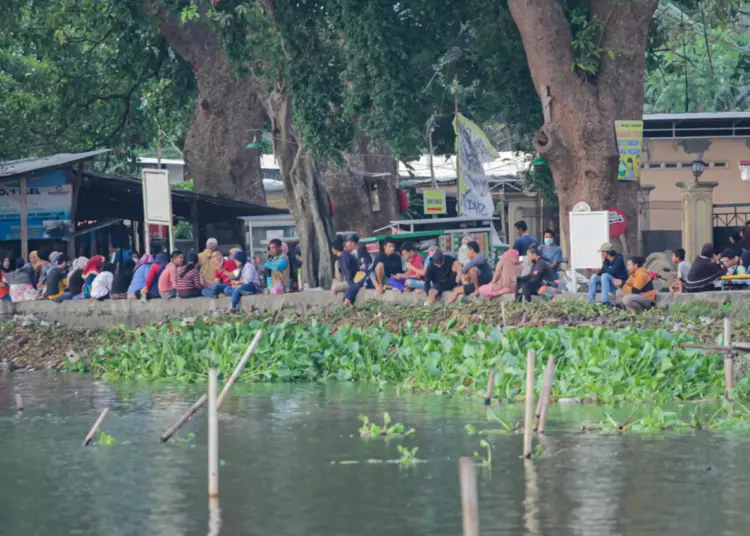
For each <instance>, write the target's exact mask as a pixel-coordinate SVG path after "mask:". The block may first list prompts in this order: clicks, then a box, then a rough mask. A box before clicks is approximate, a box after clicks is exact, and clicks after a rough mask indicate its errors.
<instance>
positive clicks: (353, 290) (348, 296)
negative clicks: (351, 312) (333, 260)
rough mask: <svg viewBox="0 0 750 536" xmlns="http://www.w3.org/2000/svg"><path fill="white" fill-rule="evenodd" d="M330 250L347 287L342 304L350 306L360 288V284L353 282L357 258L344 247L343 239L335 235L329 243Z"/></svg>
mask: <svg viewBox="0 0 750 536" xmlns="http://www.w3.org/2000/svg"><path fill="white" fill-rule="evenodd" d="M331 251H332V252H333V254H334V255H335V256H336V257H338V263H339V270H340V272H341V277H342V278H343V282H345V283H346V285H347V288H346V291H345V294H344V305H347V306H351V305H352V303H353V302H354V300H355V299H356V298H357V293H358V292H359V289H360V288H361V287H360V285H359V284H358V283H357V282H355V277H356V275H357V272H358V266H357V258H356V257H355V256H354V255H352V253H351V252H350V251H348V250H346V249H345V246H344V241H343V240H342V239H341V238H340V237H337V238H335V239H334V241H333V242H332V243H331Z"/></svg>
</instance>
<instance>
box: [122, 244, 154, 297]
mask: <svg viewBox="0 0 750 536" xmlns="http://www.w3.org/2000/svg"><path fill="white" fill-rule="evenodd" d="M152 264H154V258H153V257H152V256H151V255H150V254H149V253H146V254H144V255H143V256H142V257H141V259H140V260H139V261H138V264H137V265H136V267H135V272H133V279H132V280H131V281H130V285H129V286H128V299H129V300H135V299H140V297H141V293H142V291H143V290H144V289H145V288H146V278H148V272H149V271H150V270H151V265H152ZM143 294H145V292H143Z"/></svg>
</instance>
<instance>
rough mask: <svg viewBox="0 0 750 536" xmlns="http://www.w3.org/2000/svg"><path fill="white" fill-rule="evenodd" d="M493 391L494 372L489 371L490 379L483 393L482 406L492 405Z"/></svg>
mask: <svg viewBox="0 0 750 536" xmlns="http://www.w3.org/2000/svg"><path fill="white" fill-rule="evenodd" d="M494 389H495V370H494V369H492V370H491V371H490V378H489V379H488V380H487V391H486V392H485V393H484V405H485V406H489V405H490V404H492V391H493V390H494Z"/></svg>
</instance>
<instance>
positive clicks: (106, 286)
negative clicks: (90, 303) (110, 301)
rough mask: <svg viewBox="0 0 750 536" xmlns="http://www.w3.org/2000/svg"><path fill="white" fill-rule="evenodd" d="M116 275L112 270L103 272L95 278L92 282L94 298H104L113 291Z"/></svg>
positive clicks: (92, 295)
mask: <svg viewBox="0 0 750 536" xmlns="http://www.w3.org/2000/svg"><path fill="white" fill-rule="evenodd" d="M114 278H115V276H114V275H112V273H111V272H102V273H100V274H98V275H97V276H96V277H95V278H94V282H93V283H91V297H92V298H94V299H99V298H104V297H105V296H106V295H107V294H109V293H110V292H111V291H112V281H113V280H114Z"/></svg>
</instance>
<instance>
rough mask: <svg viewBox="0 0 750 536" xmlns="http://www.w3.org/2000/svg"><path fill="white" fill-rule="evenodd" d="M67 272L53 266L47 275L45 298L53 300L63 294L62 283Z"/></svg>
mask: <svg viewBox="0 0 750 536" xmlns="http://www.w3.org/2000/svg"><path fill="white" fill-rule="evenodd" d="M67 273H68V272H67V270H65V269H64V268H60V267H59V266H55V267H54V268H52V270H50V271H49V272H48V273H47V297H48V298H52V299H54V298H55V297H58V296H59V295H60V294H62V292H63V285H62V282H63V280H64V279H65V275H66V274H67Z"/></svg>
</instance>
